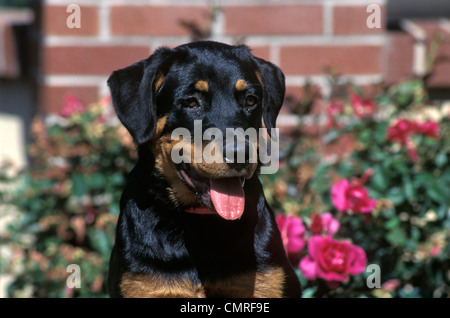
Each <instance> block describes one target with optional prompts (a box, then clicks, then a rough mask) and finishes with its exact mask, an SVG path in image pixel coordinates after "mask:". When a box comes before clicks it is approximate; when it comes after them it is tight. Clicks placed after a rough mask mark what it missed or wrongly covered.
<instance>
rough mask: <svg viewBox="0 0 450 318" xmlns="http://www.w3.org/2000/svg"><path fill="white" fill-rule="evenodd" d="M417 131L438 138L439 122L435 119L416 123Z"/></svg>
mask: <svg viewBox="0 0 450 318" xmlns="http://www.w3.org/2000/svg"><path fill="white" fill-rule="evenodd" d="M417 132H419V133H421V134H423V135H425V136H427V137H430V138H434V139H439V124H438V123H437V122H435V121H431V120H428V121H426V122H424V123H422V124H418V125H417Z"/></svg>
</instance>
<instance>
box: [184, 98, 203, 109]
mask: <svg viewBox="0 0 450 318" xmlns="http://www.w3.org/2000/svg"><path fill="white" fill-rule="evenodd" d="M199 106H200V102H199V101H198V99H197V98H195V97H191V98H188V99H186V100H185V101H184V107H187V108H196V107H199Z"/></svg>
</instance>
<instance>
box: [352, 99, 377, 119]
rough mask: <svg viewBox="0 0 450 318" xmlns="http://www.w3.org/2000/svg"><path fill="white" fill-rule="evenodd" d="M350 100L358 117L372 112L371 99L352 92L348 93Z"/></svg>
mask: <svg viewBox="0 0 450 318" xmlns="http://www.w3.org/2000/svg"><path fill="white" fill-rule="evenodd" d="M350 101H351V104H352V106H353V110H354V111H355V114H356V116H357V117H358V118H362V117H364V116H366V115H370V114H372V113H373V107H374V105H375V103H374V101H373V100H370V99H363V98H362V97H361V96H359V95H357V94H355V93H352V94H351V95H350Z"/></svg>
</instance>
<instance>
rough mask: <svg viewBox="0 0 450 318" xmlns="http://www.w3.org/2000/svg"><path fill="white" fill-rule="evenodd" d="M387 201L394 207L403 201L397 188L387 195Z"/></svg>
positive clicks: (401, 194)
mask: <svg viewBox="0 0 450 318" xmlns="http://www.w3.org/2000/svg"><path fill="white" fill-rule="evenodd" d="M386 197H387V199H388V200H389V201H391V202H392V203H393V204H394V205H399V204H402V203H403V201H405V197H404V195H403V191H402V190H401V189H400V188H399V187H393V188H391V189H390V190H389V191H388V193H387V196H386Z"/></svg>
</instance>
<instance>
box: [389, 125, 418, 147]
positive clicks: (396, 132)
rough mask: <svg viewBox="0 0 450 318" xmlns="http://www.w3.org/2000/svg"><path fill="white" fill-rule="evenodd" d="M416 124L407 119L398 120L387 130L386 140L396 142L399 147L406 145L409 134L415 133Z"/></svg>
mask: <svg viewBox="0 0 450 318" xmlns="http://www.w3.org/2000/svg"><path fill="white" fill-rule="evenodd" d="M416 130H417V124H416V123H415V122H413V121H411V120H408V119H399V120H397V122H396V123H395V124H393V125H390V126H389V127H388V129H387V135H386V138H387V139H388V140H390V141H397V142H399V143H400V144H401V145H403V146H404V145H406V144H407V142H408V139H409V136H410V134H412V133H414V132H416Z"/></svg>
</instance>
